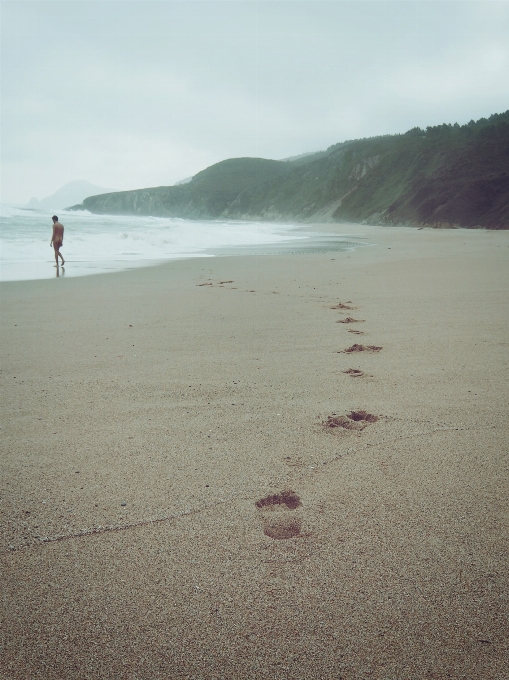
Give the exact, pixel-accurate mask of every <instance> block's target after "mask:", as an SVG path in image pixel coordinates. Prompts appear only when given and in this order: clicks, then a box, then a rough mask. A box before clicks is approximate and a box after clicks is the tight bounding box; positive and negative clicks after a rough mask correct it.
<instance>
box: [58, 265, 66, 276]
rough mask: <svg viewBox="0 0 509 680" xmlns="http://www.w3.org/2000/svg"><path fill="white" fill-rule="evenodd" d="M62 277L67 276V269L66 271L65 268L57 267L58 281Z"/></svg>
mask: <svg viewBox="0 0 509 680" xmlns="http://www.w3.org/2000/svg"><path fill="white" fill-rule="evenodd" d="M60 275H62V276H65V269H64V267H59V266H58V265H57V279H58V277H59V276H60Z"/></svg>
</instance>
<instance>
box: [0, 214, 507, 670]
mask: <svg viewBox="0 0 509 680" xmlns="http://www.w3.org/2000/svg"><path fill="white" fill-rule="evenodd" d="M327 228H328V229H329V230H330V232H331V233H332V232H334V231H335V230H336V231H337V232H338V233H344V232H345V228H344V226H341V227H334V226H329V227H327ZM319 229H320V230H323V229H324V226H323V225H320V227H319ZM348 231H349V233H352V234H354V235H366V236H367V237H368V239H369V241H370V242H371V243H372V244H373V245H372V246H371V247H367V248H359V249H358V250H356V251H354V252H350V253H344V252H343V253H334V252H328V253H326V252H325V253H315V254H298V255H272V256H271V255H267V256H258V257H251V256H245V257H221V258H215V259H207V260H204V259H198V260H187V261H181V262H174V263H170V264H168V265H164V266H160V267H152V268H147V269H138V270H134V271H130V272H123V273H116V274H110V275H98V276H92V277H85V278H68V279H62V278H60V279H58V280H57V279H55V280H50V281H39V282H33V281H27V282H17V283H4V284H2V285H1V286H0V292H1V296H2V368H3V371H2V393H3V407H2V421H3V422H2V425H3V442H4V447H3V449H4V452H3V455H2V463H3V471H2V480H3V484H2V486H3V489H4V493H3V498H4V501H3V511H2V512H3V521H2V527H3V528H2V531H3V537H2V561H3V567H2V568H3V574H4V583H3V590H4V618H5V624H4V640H5V655H4V660H3V662H2V671H1V675H0V677H2V678H8V679H9V680H18V679H23V680H26V679H27V678H41V679H43V680H50V679H51V680H52V679H53V678H54V679H58V680H62V679H64V678H65V679H72V680H81V679H85V678H94V679H99V678H100V679H103V678H104V679H109V678H115V679H117V678H119V679H122V680H123V679H125V680H133V679H134V678H136V679H140V680H141V679H142V680H155V679H157V678H161V679H162V678H164V679H168V678H178V679H180V678H195V679H203V680H209V679H216V678H225V679H230V678H231V679H237V678H239V679H244V678H246V679H248V678H249V679H252V678H270V679H274V678H277V679H279V678H288V679H290V678H291V679H296V678H310V679H315V678H327V679H328V678H343V679H345V680H354V679H355V680H356V679H357V678H380V679H384V680H392V679H395V678H398V679H399V678H401V679H402V680H404V679H409V678H416V679H418V678H469V679H471V678H479V679H484V678H486V679H490V680H493V679H499V678H500V679H502V678H506V677H507V676H508V674H509V663H508V643H507V640H508V639H509V635H508V633H509V626H508V622H507V612H508V611H509V606H508V604H509V603H508V588H507V558H508V551H507V548H508V531H507V519H508V516H509V514H508V506H507V491H508V477H509V466H508V449H509V447H508V441H509V437H508V425H507V401H508V384H509V381H508V377H509V376H508V372H509V371H508V363H509V359H508V347H509V328H508V326H509V313H508V294H507V291H508V287H509V286H508V284H509V267H508V254H509V251H508V247H509V233H508V232H498V233H497V232H484V231H480V230H479V231H467V230H450V231H449V230H444V231H438V230H428V229H423V230H412V229H403V228H401V229H397V228H375V227H364V226H352V227H351V228H350V227H349V228H348ZM339 303H341V304H339ZM346 319H354V320H355V321H351V322H348V323H337V322H339V321H345V320H346ZM351 331H355V332H351ZM356 345H357V347H356V348H355V347H354V346H356ZM352 347H354V349H359V347H360V348H361V349H362V350H363V351H350V352H348V351H345V350H348V349H351V348H352ZM370 347H375V348H381V349H380V350H378V351H369V348H370ZM366 348H367V349H366ZM347 371H350V372H347ZM359 411H365V412H366V414H370V415H371V416H376V417H377V419H375V418H367V417H365V418H361V419H360V420H355V419H353V418H355V416H352V412H359ZM349 415H350V417H349ZM329 416H330V417H332V418H335V419H337V422H338V424H339V426H338V427H326V426H324V425H323V423H324V422H327V418H328V417H329ZM341 417H342V418H341ZM329 422H330V421H329ZM348 423H352V424H353V426H352V427H344V425H345V424H348ZM341 424H343V426H341ZM284 489H292V490H293V491H294V492H295V494H297V495H298V496H299V498H300V502H301V505H299V506H298V507H295V508H294V509H289V508H287V507H286V506H285V505H284V503H283V504H282V503H277V502H276V504H275V507H272V508H269V507H268V506H267V504H263V503H261V504H259V506H260V507H256V505H255V503H256V502H257V501H260V500H261V499H263V498H266V497H268V496H274V495H277V494H279V493H280V492H281V491H282V490H284ZM268 505H269V506H270V503H269V504H268ZM269 513H272V515H270V516H269V517H267V515H268V514H269ZM292 513H296V514H295V515H294V514H292ZM297 516H298V517H297ZM297 518H298V521H297ZM273 520H277V521H278V522H280V523H281V522H283V524H284V523H285V522H286V525H285V526H290V527H292V531H290V532H289V534H292V533H295V532H296V531H297V532H298V535H296V536H293V537H290V538H286V539H281V540H280V539H277V538H276V539H274V538H271V537H270V536H268V535H265V534H264V533H263V528H264V527H265V529H267V526H268V524H270V523H271V522H272V521H273ZM295 527H297V528H296V529H295ZM276 533H277V532H276ZM283 533H284V532H283Z"/></svg>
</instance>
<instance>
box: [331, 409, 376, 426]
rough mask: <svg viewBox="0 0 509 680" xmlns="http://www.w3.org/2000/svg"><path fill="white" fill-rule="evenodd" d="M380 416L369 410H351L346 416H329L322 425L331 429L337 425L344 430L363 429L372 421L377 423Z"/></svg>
mask: <svg viewBox="0 0 509 680" xmlns="http://www.w3.org/2000/svg"><path fill="white" fill-rule="evenodd" d="M377 420H378V416H375V415H373V414H372V413H368V412H367V411H350V413H347V415H346V416H327V420H324V421H322V425H323V426H324V427H327V428H329V429H334V428H336V427H339V428H342V429H344V430H363V429H364V428H365V427H367V426H368V425H369V424H370V423H376V421H377Z"/></svg>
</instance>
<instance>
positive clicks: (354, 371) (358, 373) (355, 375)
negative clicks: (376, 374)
mask: <svg viewBox="0 0 509 680" xmlns="http://www.w3.org/2000/svg"><path fill="white" fill-rule="evenodd" d="M343 373H346V374H347V375H350V376H352V378H362V376H363V375H364V371H361V370H360V369H358V368H349V369H348V370H347V371H343Z"/></svg>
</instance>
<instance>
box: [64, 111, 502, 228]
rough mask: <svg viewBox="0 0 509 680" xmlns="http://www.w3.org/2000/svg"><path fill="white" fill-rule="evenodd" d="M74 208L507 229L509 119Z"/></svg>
mask: <svg viewBox="0 0 509 680" xmlns="http://www.w3.org/2000/svg"><path fill="white" fill-rule="evenodd" d="M73 208H75V209H86V210H89V211H90V212H93V213H100V214H129V215H132V214H139V215H157V216H170V217H184V218H191V219H218V218H226V219H247V220H253V219H256V220H260V219H262V220H271V221H276V220H280V221H281V220H286V221H290V220H291V221H301V222H310V221H313V222H321V221H334V222H344V221H354V222H362V221H366V222H374V223H382V224H411V225H433V226H445V227H447V226H462V227H487V228H491V229H508V228H509V111H507V112H506V113H503V114H494V115H493V116H491V117H490V118H489V119H484V118H483V119H481V120H479V121H477V122H474V121H471V122H470V123H468V124H467V125H463V126H460V125H457V124H456V125H439V126H436V127H428V128H427V129H426V130H421V129H419V128H414V129H413V130H410V131H408V132H407V133H405V134H402V135H387V136H383V137H374V138H369V139H359V140H353V141H347V142H343V143H341V144H336V145H334V146H332V147H330V148H329V149H327V151H324V152H319V153H316V154H312V155H308V156H303V157H300V158H297V159H296V160H288V161H273V160H266V159H262V158H235V159H230V160H226V161H222V162H221V163H217V164H216V165H213V166H211V167H209V168H207V169H206V170H203V171H202V172H199V173H198V174H197V175H195V176H194V177H193V179H192V181H191V182H189V183H187V184H184V185H180V186H173V187H156V188H150V189H139V190H135V191H124V192H115V193H110V194H103V195H100V196H91V197H89V198H87V199H85V201H83V203H82V204H80V205H78V206H73Z"/></svg>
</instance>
